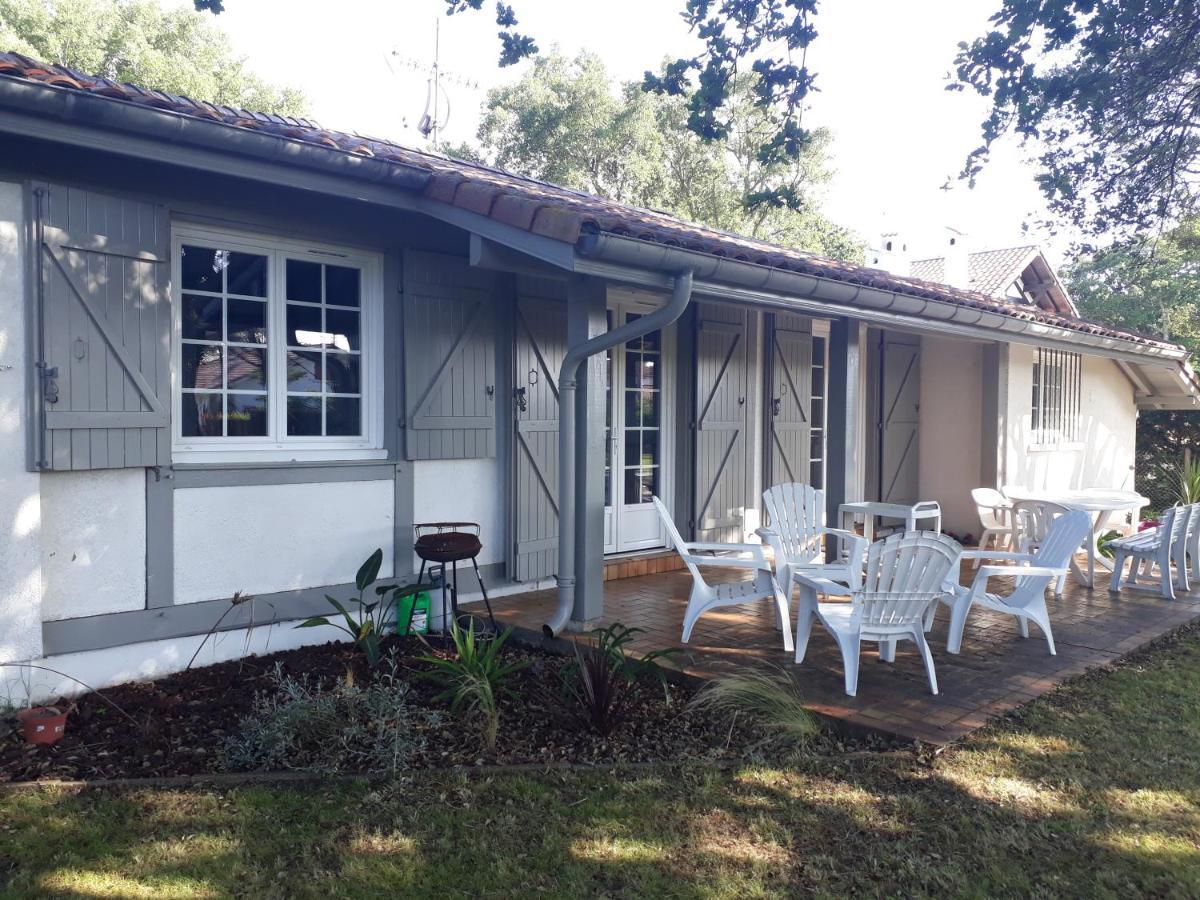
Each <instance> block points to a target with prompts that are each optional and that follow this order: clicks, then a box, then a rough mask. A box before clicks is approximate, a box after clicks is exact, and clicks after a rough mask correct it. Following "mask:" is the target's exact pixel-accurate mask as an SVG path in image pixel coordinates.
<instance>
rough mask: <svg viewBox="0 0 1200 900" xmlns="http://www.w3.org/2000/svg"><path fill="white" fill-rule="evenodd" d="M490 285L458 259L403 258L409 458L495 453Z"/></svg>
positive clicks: (485, 275)
mask: <svg viewBox="0 0 1200 900" xmlns="http://www.w3.org/2000/svg"><path fill="white" fill-rule="evenodd" d="M494 294H495V281H494V279H493V277H492V275H491V274H490V273H488V272H481V271H478V270H476V269H472V268H471V267H470V265H468V263H467V261H466V260H465V259H461V258H459V257H454V256H443V255H441V254H437V253H422V252H416V251H409V252H406V253H405V254H404V396H405V404H406V410H405V417H404V422H405V450H406V452H407V456H408V458H409V459H475V458H479V457H488V456H495V455H496V348H495V341H496V324H495V316H496V309H495V296H494Z"/></svg>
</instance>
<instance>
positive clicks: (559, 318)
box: [510, 296, 567, 581]
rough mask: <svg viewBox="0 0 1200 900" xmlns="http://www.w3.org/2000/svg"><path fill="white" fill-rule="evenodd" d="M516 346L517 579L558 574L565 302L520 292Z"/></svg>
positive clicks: (514, 559)
mask: <svg viewBox="0 0 1200 900" xmlns="http://www.w3.org/2000/svg"><path fill="white" fill-rule="evenodd" d="M514 330H515V336H514V347H513V398H512V402H513V409H514V421H515V423H516V425H515V428H514V435H515V440H514V443H515V446H514V448H513V500H514V509H513V519H514V521H513V540H514V546H513V557H512V566H511V569H512V571H511V573H510V574H511V575H512V577H513V578H514V580H516V581H536V580H537V579H539V578H546V577H547V576H549V575H552V574H554V571H555V565H556V561H557V551H558V372H559V367H560V366H561V365H562V361H563V357H564V356H565V355H566V352H567V308H566V304H565V303H561V302H556V301H553V300H546V299H541V298H536V297H528V296H523V297H518V298H517V303H516V322H515V323H514Z"/></svg>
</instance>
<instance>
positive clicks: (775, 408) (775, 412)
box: [771, 397, 783, 416]
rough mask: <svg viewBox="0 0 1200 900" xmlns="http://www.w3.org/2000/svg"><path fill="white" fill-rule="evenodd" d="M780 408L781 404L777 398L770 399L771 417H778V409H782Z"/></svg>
mask: <svg viewBox="0 0 1200 900" xmlns="http://www.w3.org/2000/svg"><path fill="white" fill-rule="evenodd" d="M782 408H783V404H781V403H780V402H779V398H778V397H773V398H772V399H771V415H773V416H778V415H779V411H780V409H782Z"/></svg>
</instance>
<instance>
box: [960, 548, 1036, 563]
mask: <svg viewBox="0 0 1200 900" xmlns="http://www.w3.org/2000/svg"><path fill="white" fill-rule="evenodd" d="M962 558H963V559H1007V560H1012V561H1013V562H1033V561H1034V559H1035V557H1034V555H1033V554H1032V553H1013V552H1011V551H1008V550H964V551H963V552H962Z"/></svg>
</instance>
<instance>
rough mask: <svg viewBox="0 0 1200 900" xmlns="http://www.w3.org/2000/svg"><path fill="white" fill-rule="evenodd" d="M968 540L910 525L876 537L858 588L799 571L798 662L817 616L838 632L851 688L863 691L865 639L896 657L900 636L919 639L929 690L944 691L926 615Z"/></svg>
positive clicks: (881, 653)
mask: <svg viewBox="0 0 1200 900" xmlns="http://www.w3.org/2000/svg"><path fill="white" fill-rule="evenodd" d="M961 553H962V546H961V545H960V544H959V543H958V542H957V541H955V540H954V539H953V538H950V537H947V536H946V535H944V534H937V533H935V532H932V531H909V532H905V533H903V534H893V535H892V536H890V537H888V538H885V539H884V540H882V541H876V542H875V543H873V544H872V545H871V546H870V547H869V548H868V549H867V563H866V569H865V572H864V574H863V581H862V587H861V588H859V589H858V590H852V589H850V588H848V587H843V586H842V585H838V584H834V583H833V582H832V581H829V580H826V579H818V578H810V577H809V576H808V575H805V574H804V573H803V572H798V573H796V576H795V578H796V581H797V582H798V583H799V585H800V609H799V611H798V613H797V617H796V662H797V663H800V662H803V661H804V654H805V652H806V651H807V649H808V638H809V636H810V634H811V633H812V620H813V619H814V618H816V619H817V620H819V621H820V623H821V624H822V625H824V626H825V628H826V630H827V631H828V632H829V633H830V634H831V635H833V637H834V640H836V641H837V643H838V647H839V648H840V649H841V651H842V663H843V665H844V667H845V680H846V693H847V694H849V695H850V696H851V697H853V696H855V695H856V694H857V693H858V661H859V655H860V652H861V651H860V645H861V644H862V642H863V641H878V642H879V658H880V659H882V660H884V661H886V662H891V661H893V660H894V659H895V658H896V641H898V640H910V641H913V642H914V643H915V644H916V645H917V650H918V651H919V652H920V654H921V659H922V660H923V661H924V663H925V672H926V674H927V675H928V676H929V690H930V691H931V692H933V693H934V694H936V693H937V692H938V686H937V673H936V672H935V671H934V668H933V655H932V654H931V653H930V652H929V644H928V643H927V642H926V640H925V625H924V622H925V618H926V614H927V613H928V611H929V609H930V607H932V606H933V604H935V603H936V602H937V598H938V597H939V596H940V595H941V594H942V592H943V591H944V588H943V583H944V582H945V581H946V579H947V576H948V574H949V572H950V567H951V566H953V565H955V564H956V563H957V561H958V558H959V555H960V554H961ZM817 594H828V595H833V596H842V597H849V598H850V602H849V603H819V602H817Z"/></svg>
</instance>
